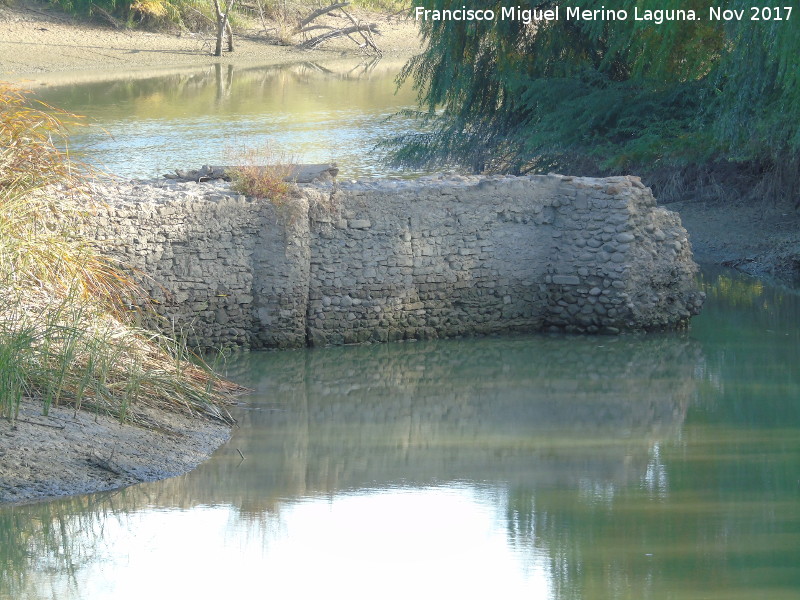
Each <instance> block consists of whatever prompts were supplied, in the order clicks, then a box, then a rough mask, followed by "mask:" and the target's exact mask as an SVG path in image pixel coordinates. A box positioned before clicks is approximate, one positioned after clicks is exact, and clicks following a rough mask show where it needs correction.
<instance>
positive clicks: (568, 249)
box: [89, 175, 704, 348]
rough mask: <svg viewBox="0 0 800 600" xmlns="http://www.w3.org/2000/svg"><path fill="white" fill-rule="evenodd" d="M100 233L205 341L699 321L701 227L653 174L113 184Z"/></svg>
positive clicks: (277, 342) (157, 318) (95, 223)
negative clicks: (284, 184) (663, 199)
mask: <svg viewBox="0 0 800 600" xmlns="http://www.w3.org/2000/svg"><path fill="white" fill-rule="evenodd" d="M95 194H96V196H97V198H98V199H99V200H101V201H102V203H104V206H103V208H101V209H99V210H98V212H97V214H96V215H95V216H94V218H93V220H92V224H91V225H90V228H91V231H90V232H89V233H90V235H91V236H92V237H94V239H96V240H97V243H98V245H99V247H100V248H101V249H102V250H103V251H105V252H107V253H110V254H111V255H113V256H115V257H116V258H119V259H120V260H122V261H123V262H124V263H125V264H127V265H129V266H130V267H132V268H133V269H135V270H136V271H137V272H138V273H140V274H141V277H140V279H141V282H142V285H143V287H144V289H145V290H146V293H147V294H148V295H149V298H142V299H141V300H140V302H141V303H144V304H149V305H151V306H153V307H154V308H155V310H156V313H157V314H156V315H150V316H147V313H144V314H145V317H144V318H145V325H147V326H156V327H162V328H163V327H166V328H168V329H170V330H180V331H183V332H184V333H185V334H186V335H187V336H188V340H189V343H191V344H193V345H195V346H200V347H205V348H214V347H225V346H239V347H248V348H292V347H301V346H306V345H312V346H318V345H329V344H348V343H363V342H370V341H372V342H378V341H380V342H385V341H393V340H402V339H423V338H437V337H454V336H460V335H482V334H494V333H514V332H537V331H559V332H568V333H606V334H617V333H620V332H628V331H650V330H668V329H677V328H681V327H685V326H686V325H687V323H688V321H689V319H690V317H691V316H692V315H695V314H697V313H698V312H699V310H700V308H701V306H702V303H703V298H704V296H703V294H702V293H701V292H700V291H699V290H698V287H697V284H696V282H695V274H696V271H697V266H696V265H695V263H694V261H693V259H692V253H691V246H690V244H689V241H688V237H687V233H686V230H685V229H684V228H683V227H682V226H681V223H680V219H679V217H678V215H677V214H675V213H672V212H670V211H668V210H666V209H664V208H661V207H658V206H657V205H656V201H655V199H654V198H653V196H652V193H651V191H650V189H649V188H647V187H645V186H644V185H643V184H642V183H641V182H640V180H639V179H638V178H636V177H611V178H604V179H592V178H582V177H567V176H560V175H546V176H545V175H541V176H526V177H511V176H441V175H438V176H429V177H423V178H421V179H418V180H414V181H406V180H375V181H358V182H351V183H341V184H340V183H336V182H321V183H314V184H309V185H302V186H299V188H298V191H297V192H296V194H295V195H294V196H293V197H291V198H289V199H287V200H285V201H283V202H281V203H277V204H274V203H272V202H271V201H269V200H258V199H251V198H245V197H244V196H241V195H238V194H237V193H235V192H233V191H231V189H230V186H229V185H228V184H226V183H224V182H209V183H195V182H176V181H161V182H129V183H120V182H111V183H108V182H106V183H102V184H99V183H98V184H97V186H96V190H95Z"/></svg>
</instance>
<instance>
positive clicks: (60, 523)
mask: <svg viewBox="0 0 800 600" xmlns="http://www.w3.org/2000/svg"><path fill="white" fill-rule="evenodd" d="M113 497H114V494H101V495H93V496H76V497H73V498H67V499H64V500H57V501H53V502H41V503H37V504H29V505H22V506H10V507H5V508H2V509H0V598H3V599H5V598H9V599H10V598H13V599H14V600H24V599H26V598H36V599H38V598H41V597H46V596H50V595H51V594H50V593H48V592H47V591H46V590H45V589H43V588H44V587H46V585H45V584H46V583H47V582H46V580H40V579H39V575H40V574H44V575H45V576H46V575H47V574H48V573H56V572H57V573H59V574H61V575H62V576H63V575H67V579H68V581H69V584H70V586H72V587H74V586H75V585H77V584H76V581H75V574H76V573H77V571H78V570H79V569H80V568H81V566H82V565H85V564H88V563H90V562H92V561H93V560H95V559H96V556H97V545H98V543H99V542H100V541H101V540H102V530H103V522H104V521H105V519H108V518H111V517H113V515H114V514H115V512H117V509H116V508H115V505H114V502H113ZM31 578H33V579H31ZM51 592H52V596H53V597H54V598H57V597H58V596H59V594H58V590H51Z"/></svg>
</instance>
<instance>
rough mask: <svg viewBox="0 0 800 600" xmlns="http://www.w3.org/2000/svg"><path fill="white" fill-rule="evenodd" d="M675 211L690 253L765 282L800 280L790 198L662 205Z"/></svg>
mask: <svg viewBox="0 0 800 600" xmlns="http://www.w3.org/2000/svg"><path fill="white" fill-rule="evenodd" d="M664 206H665V207H666V208H669V209H670V210H673V211H675V212H677V213H678V214H680V216H681V222H682V223H683V226H684V227H685V228H686V230H687V231H688V232H689V239H690V241H691V243H692V251H693V253H694V259H695V261H697V263H698V264H700V265H701V266H703V265H722V266H726V267H732V268H734V269H737V270H739V271H742V272H743V273H747V274H748V275H752V276H754V277H758V278H760V279H764V280H766V281H768V282H770V283H773V284H778V285H782V286H786V287H790V288H798V286H800V212H799V211H798V210H797V209H796V208H795V206H794V204H792V203H791V202H787V203H783V204H781V203H773V202H769V201H761V202H750V201H745V200H741V201H735V200H734V201H728V202H701V201H691V200H689V201H685V202H673V203H670V204H666V205H664Z"/></svg>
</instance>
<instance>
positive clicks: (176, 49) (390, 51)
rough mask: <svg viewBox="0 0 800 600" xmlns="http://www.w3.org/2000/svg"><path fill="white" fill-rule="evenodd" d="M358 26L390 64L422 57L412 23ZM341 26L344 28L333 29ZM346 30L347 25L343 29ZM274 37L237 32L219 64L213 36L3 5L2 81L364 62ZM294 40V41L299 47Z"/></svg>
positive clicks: (346, 46)
mask: <svg viewBox="0 0 800 600" xmlns="http://www.w3.org/2000/svg"><path fill="white" fill-rule="evenodd" d="M353 16H354V17H355V18H357V19H360V20H363V21H364V22H368V23H375V24H376V25H377V26H378V29H379V31H380V32H381V34H380V35H378V36H375V41H376V43H377V44H378V46H379V47H380V49H381V50H382V51H383V52H384V56H385V57H387V58H407V57H410V56H412V55H413V54H415V53H417V52H419V50H420V40H419V37H418V35H417V29H416V26H415V25H414V23H413V22H411V21H408V20H406V19H405V18H400V17H387V16H385V15H376V14H369V13H359V12H358V11H354V12H353ZM333 24H337V23H333ZM338 25H341V22H339V23H338ZM273 36H274V33H270V32H269V31H267V32H265V31H263V28H261V27H260V26H259V29H246V30H235V31H234V40H235V43H236V45H235V50H234V52H223V56H222V57H221V58H217V57H214V56H212V51H213V45H214V40H213V39H212V36H211V35H209V34H192V33H187V32H175V33H157V32H152V31H141V30H125V29H114V28H112V27H111V26H110V25H108V24H104V23H94V22H87V21H79V20H76V19H73V18H71V17H70V16H69V15H66V14H65V13H63V12H62V11H60V10H58V9H57V8H54V7H52V6H51V5H49V4H46V3H40V2H37V1H36V0H17V1H16V3H15V5H14V6H12V7H7V6H3V5H0V80H6V81H28V82H32V83H34V84H35V83H36V82H37V80H38V79H41V76H42V75H43V74H50V76H49V77H48V78H47V81H49V82H51V83H52V82H53V76H52V74H54V73H60V74H62V75H63V77H64V78H65V79H69V80H70V81H78V80H89V79H95V80H97V79H104V78H112V77H113V78H119V77H121V76H136V75H137V74H138V73H144V74H146V75H152V74H153V73H154V72H157V71H162V70H170V69H175V68H176V67H189V66H204V65H210V64H214V63H217V62H219V63H223V64H227V63H231V62H233V63H236V64H237V65H246V64H285V63H292V62H301V61H323V60H331V59H336V58H342V57H351V58H352V57H358V56H363V55H364V54H363V51H361V50H360V49H359V48H358V47H357V46H356V45H355V44H354V43H353V42H352V41H351V40H349V39H347V38H338V39H336V40H333V41H331V42H329V43H326V44H325V45H324V46H323V47H322V48H321V49H318V50H301V49H299V48H297V47H295V46H281V45H276V44H274V43H271V42H274V38H273ZM300 40H301V38H300V37H299V36H295V37H294V39H293V41H295V42H297V41H300Z"/></svg>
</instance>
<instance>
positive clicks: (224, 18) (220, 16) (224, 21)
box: [214, 0, 236, 56]
mask: <svg viewBox="0 0 800 600" xmlns="http://www.w3.org/2000/svg"><path fill="white" fill-rule="evenodd" d="M235 3H236V0H228V3H227V6H226V7H225V12H224V13H223V12H222V9H221V8H220V5H219V0H214V10H215V11H216V13H217V45H216V48H215V49H214V56H222V39H223V38H224V37H225V34H226V33H227V34H228V52H233V30H232V29H231V24H230V22H229V21H228V15H229V14H230V12H231V9H232V8H233V5H234V4H235Z"/></svg>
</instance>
